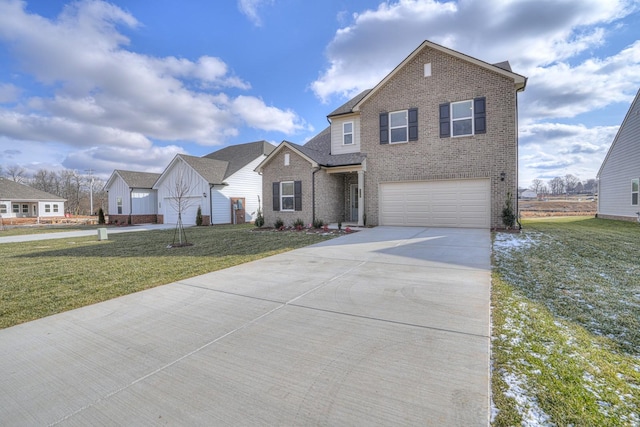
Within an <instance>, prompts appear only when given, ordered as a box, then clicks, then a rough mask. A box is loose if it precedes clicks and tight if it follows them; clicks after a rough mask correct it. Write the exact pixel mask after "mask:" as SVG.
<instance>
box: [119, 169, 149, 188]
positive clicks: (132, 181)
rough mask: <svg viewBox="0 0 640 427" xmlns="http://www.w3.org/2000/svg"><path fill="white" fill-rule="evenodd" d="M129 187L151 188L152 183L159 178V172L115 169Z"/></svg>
mask: <svg viewBox="0 0 640 427" xmlns="http://www.w3.org/2000/svg"><path fill="white" fill-rule="evenodd" d="M116 172H117V173H118V175H120V177H121V178H122V179H123V180H124V182H125V183H126V184H127V186H128V187H129V188H153V184H155V183H156V181H157V180H158V178H160V174H159V173H150V172H136V171H125V170H120V169H116Z"/></svg>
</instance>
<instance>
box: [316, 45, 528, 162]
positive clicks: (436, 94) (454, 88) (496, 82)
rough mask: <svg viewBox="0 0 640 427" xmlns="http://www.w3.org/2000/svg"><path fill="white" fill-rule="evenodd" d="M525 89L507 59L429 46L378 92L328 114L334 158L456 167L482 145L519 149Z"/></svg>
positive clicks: (416, 52)
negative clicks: (393, 158) (428, 160)
mask: <svg viewBox="0 0 640 427" xmlns="http://www.w3.org/2000/svg"><path fill="white" fill-rule="evenodd" d="M525 85H526V78H525V77H523V76H521V75H519V74H516V73H514V72H512V71H511V68H510V66H509V63H508V62H503V63H499V64H489V63H486V62H483V61H481V60H478V59H475V58H472V57H470V56H467V55H464V54H462V53H460V52H457V51H454V50H451V49H448V48H445V47H443V46H440V45H437V44H435V43H431V42H429V41H425V42H423V43H422V44H421V45H420V46H419V47H418V48H417V49H416V50H414V51H413V52H412V53H411V54H410V55H409V56H408V57H407V58H406V59H405V60H404V61H403V62H402V63H400V64H399V65H398V66H397V67H396V68H395V69H394V70H393V71H392V72H391V73H389V74H388V75H387V76H386V77H385V78H384V79H383V80H382V81H381V82H380V83H378V84H377V85H376V86H375V87H374V88H373V89H369V90H365V91H363V92H361V93H359V94H358V95H357V96H355V97H354V98H353V99H351V100H349V101H348V102H347V103H345V104H344V105H342V106H340V107H339V108H337V109H336V110H335V111H333V112H332V113H330V114H329V115H328V118H329V120H330V122H331V154H332V155H336V154H345V153H363V154H366V155H367V159H375V158H376V157H381V156H387V155H401V156H403V157H404V158H406V159H410V158H416V157H421V156H424V155H429V156H436V157H441V160H442V162H443V163H448V164H450V161H451V160H452V159H451V158H452V157H455V156H458V157H460V156H464V153H466V152H474V151H478V149H479V147H478V145H484V147H483V148H482V150H483V151H485V152H488V151H494V150H499V149H501V148H505V146H508V147H509V149H511V150H516V149H517V148H516V145H517V100H516V96H517V92H519V91H522V90H524V88H525ZM392 147H393V149H392V150H390V148H392ZM487 148H489V149H488V150H487ZM514 153H515V151H514ZM368 161H369V160H368Z"/></svg>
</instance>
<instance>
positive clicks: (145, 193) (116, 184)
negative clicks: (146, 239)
mask: <svg viewBox="0 0 640 427" xmlns="http://www.w3.org/2000/svg"><path fill="white" fill-rule="evenodd" d="M159 177H160V174H159V173H149V172H136V171H127V170H120V169H116V170H114V171H113V172H112V173H111V176H110V177H109V179H108V180H107V183H106V184H105V186H104V189H105V191H107V193H108V195H109V197H108V200H109V201H108V203H109V204H108V213H109V222H110V223H114V224H116V223H117V224H148V223H155V222H157V204H158V195H157V191H156V190H154V189H153V184H155V182H156V181H157V179H158V178H159Z"/></svg>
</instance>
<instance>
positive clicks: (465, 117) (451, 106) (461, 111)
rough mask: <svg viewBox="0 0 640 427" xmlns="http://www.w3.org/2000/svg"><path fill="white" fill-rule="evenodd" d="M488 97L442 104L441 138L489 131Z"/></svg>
mask: <svg viewBox="0 0 640 427" xmlns="http://www.w3.org/2000/svg"><path fill="white" fill-rule="evenodd" d="M485 108H486V98H484V97H482V98H475V99H469V100H465V101H459V102H451V103H446V104H440V138H449V137H460V136H471V135H477V134H481V133H486V132H487V120H486V110H485Z"/></svg>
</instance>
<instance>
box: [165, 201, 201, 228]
mask: <svg viewBox="0 0 640 427" xmlns="http://www.w3.org/2000/svg"><path fill="white" fill-rule="evenodd" d="M186 199H187V201H186V202H185V205H187V206H186V207H185V209H184V210H183V211H182V224H184V225H195V224H196V214H197V213H198V206H200V203H201V198H200V197H187V198H186ZM162 203H163V206H164V207H165V208H164V211H165V215H164V220H163V222H164V223H165V224H177V223H178V211H177V210H176V208H175V206H174V205H173V204H172V203H171V200H170V199H169V198H165V199H164V201H163V202H162Z"/></svg>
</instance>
